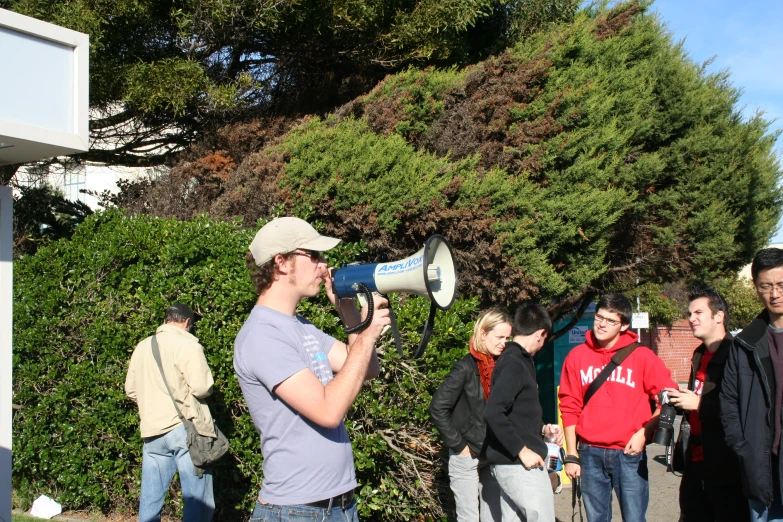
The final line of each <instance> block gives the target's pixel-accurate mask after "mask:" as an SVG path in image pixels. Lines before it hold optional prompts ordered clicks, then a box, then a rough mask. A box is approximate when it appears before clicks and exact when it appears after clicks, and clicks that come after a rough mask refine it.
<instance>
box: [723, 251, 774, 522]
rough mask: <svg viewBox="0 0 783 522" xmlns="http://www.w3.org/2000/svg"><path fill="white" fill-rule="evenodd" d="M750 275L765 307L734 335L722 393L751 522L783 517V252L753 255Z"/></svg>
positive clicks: (725, 424) (725, 421)
mask: <svg viewBox="0 0 783 522" xmlns="http://www.w3.org/2000/svg"><path fill="white" fill-rule="evenodd" d="M750 271H751V276H752V277H753V284H754V286H755V287H756V293H757V294H758V297H759V300H760V301H761V302H762V304H763V305H764V308H765V310H764V311H763V312H761V314H759V316H758V317H756V319H754V320H753V321H752V322H751V323H750V324H749V325H748V326H747V327H746V328H745V329H743V330H742V332H741V333H740V334H739V335H737V337H735V338H734V343H733V344H732V346H731V349H730V350H729V357H728V360H727V361H726V370H725V371H724V375H723V389H722V390H721V394H720V406H721V423H722V424H723V431H724V432H725V433H726V443H727V444H728V445H729V446H730V447H731V449H732V450H734V453H736V455H737V458H738V459H739V467H740V479H741V481H742V490H743V493H744V494H745V497H747V498H748V503H749V504H750V518H751V520H754V521H756V520H759V521H764V522H770V521H783V502H781V496H783V495H781V484H782V483H783V480H781V478H782V477H783V459H781V455H780V450H781V448H780V446H781V431H782V429H781V424H782V423H781V406H783V250H781V249H779V248H765V249H763V250H759V252H758V253H756V257H754V258H753V264H752V265H751V269H750Z"/></svg>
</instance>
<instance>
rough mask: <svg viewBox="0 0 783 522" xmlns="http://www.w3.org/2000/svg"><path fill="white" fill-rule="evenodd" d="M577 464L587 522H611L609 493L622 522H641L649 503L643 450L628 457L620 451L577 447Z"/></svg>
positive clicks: (584, 446) (585, 445) (645, 458)
mask: <svg viewBox="0 0 783 522" xmlns="http://www.w3.org/2000/svg"><path fill="white" fill-rule="evenodd" d="M579 460H580V461H581V462H582V498H583V499H584V502H585V511H586V512H587V520H588V522H609V521H610V520H612V489H614V492H615V494H616V495H617V500H618V502H619V503H620V513H621V515H622V519H623V522H645V514H646V513H647V504H648V502H649V500H650V485H649V483H648V482H647V451H646V450H645V451H642V453H641V454H640V455H634V456H631V455H625V454H624V453H623V450H614V449H604V448H596V447H595V446H589V445H587V444H584V443H579Z"/></svg>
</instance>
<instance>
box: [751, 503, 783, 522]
mask: <svg viewBox="0 0 783 522" xmlns="http://www.w3.org/2000/svg"><path fill="white" fill-rule="evenodd" d="M748 504H749V505H750V520H751V521H752V522H780V521H783V505H780V504H776V503H774V502H773V503H772V505H771V506H769V507H767V506H765V505H764V504H762V503H761V502H759V501H758V500H748Z"/></svg>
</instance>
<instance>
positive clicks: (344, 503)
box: [304, 490, 353, 509]
mask: <svg viewBox="0 0 783 522" xmlns="http://www.w3.org/2000/svg"><path fill="white" fill-rule="evenodd" d="M352 501H353V490H351V491H348V492H347V493H343V494H342V495H337V496H336V497H332V498H326V499H324V500H316V501H315V502H308V503H307V504H304V505H305V506H312V507H317V508H321V509H329V508H330V507H333V508H334V507H339V508H342V509H345V508H346V507H348V505H349V504H350V503H351V502H352Z"/></svg>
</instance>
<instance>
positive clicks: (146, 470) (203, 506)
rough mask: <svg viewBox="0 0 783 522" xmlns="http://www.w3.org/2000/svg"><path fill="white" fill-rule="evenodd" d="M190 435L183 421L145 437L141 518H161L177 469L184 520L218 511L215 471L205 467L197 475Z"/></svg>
mask: <svg viewBox="0 0 783 522" xmlns="http://www.w3.org/2000/svg"><path fill="white" fill-rule="evenodd" d="M187 439H188V436H187V432H186V431H185V426H183V425H182V424H180V425H179V426H177V427H176V428H174V429H173V430H171V431H169V432H168V433H164V434H163V435H158V436H157V437H147V438H145V439H144V449H143V452H142V464H141V499H140V503H139V522H158V521H159V520H160V511H161V509H162V508H163V501H164V499H165V497H166V491H168V489H169V485H170V484H171V479H172V478H173V477H174V473H175V472H179V482H180V486H181V489H182V498H183V499H184V501H185V508H184V511H183V514H182V520H183V521H184V522H209V521H210V520H212V515H213V514H214V512H215V497H214V496H213V493H212V473H211V472H209V471H205V472H204V474H203V476H202V477H198V476H196V471H195V467H194V466H193V461H192V460H190V452H189V451H188V440H187Z"/></svg>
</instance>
